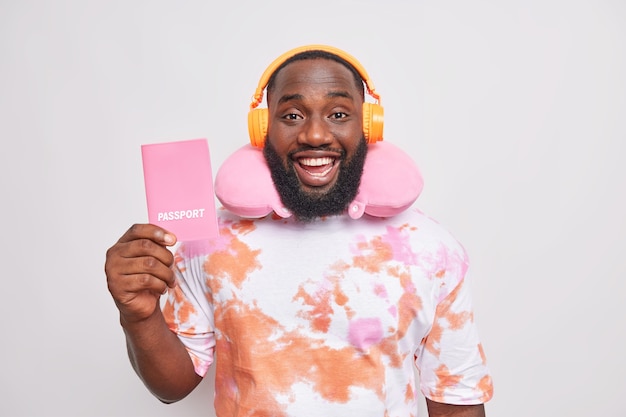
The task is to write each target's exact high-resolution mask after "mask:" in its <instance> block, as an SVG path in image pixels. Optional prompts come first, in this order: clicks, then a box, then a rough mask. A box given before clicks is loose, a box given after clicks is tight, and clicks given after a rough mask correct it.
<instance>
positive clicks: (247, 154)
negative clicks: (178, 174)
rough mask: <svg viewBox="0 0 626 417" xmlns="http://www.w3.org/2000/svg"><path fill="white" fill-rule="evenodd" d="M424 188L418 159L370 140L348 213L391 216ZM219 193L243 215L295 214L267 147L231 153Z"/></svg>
mask: <svg viewBox="0 0 626 417" xmlns="http://www.w3.org/2000/svg"><path fill="white" fill-rule="evenodd" d="M423 187H424V181H423V179H422V175H421V173H420V171H419V169H418V168H417V166H416V165H415V163H414V162H413V160H412V159H411V158H410V157H409V156H408V155H407V154H406V153H405V152H404V151H402V150H400V149H399V148H398V147H396V146H394V145H392V144H391V143H389V142H378V143H375V144H370V145H368V151H367V156H366V158H365V165H364V166H363V176H362V177H361V185H360V187H359V191H358V193H357V196H356V198H355V199H354V201H353V202H352V203H351V204H350V206H349V207H348V214H349V215H350V217H352V218H353V219H358V218H360V217H361V216H363V213H367V214H369V215H370V216H375V217H390V216H394V215H395V214H398V213H400V212H402V211H404V210H406V209H407V208H408V207H409V206H411V205H412V204H413V203H414V202H415V200H417V197H419V195H420V193H421V192H422V189H423ZM215 194H216V196H217V198H218V200H219V201H220V203H222V205H223V206H224V207H225V208H226V209H228V210H230V211H231V212H233V213H235V214H236V215H238V216H240V217H248V218H259V217H265V216H267V215H268V214H270V213H272V212H275V213H276V214H277V215H278V216H280V217H289V216H291V213H290V212H289V210H287V209H286V208H285V207H283V204H282V202H281V200H280V196H279V195H278V192H277V191H276V188H274V183H273V182H272V177H271V174H270V170H269V168H268V167H267V164H266V163H265V158H264V156H263V151H262V149H260V148H258V147H254V146H252V145H250V144H247V145H244V146H242V147H241V148H239V149H238V150H237V151H235V152H234V153H233V154H232V155H230V156H229V157H228V158H227V159H226V160H225V161H224V163H223V164H222V166H221V167H220V168H219V170H218V172H217V175H216V177H215Z"/></svg>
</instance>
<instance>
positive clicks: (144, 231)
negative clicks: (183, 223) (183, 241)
mask: <svg viewBox="0 0 626 417" xmlns="http://www.w3.org/2000/svg"><path fill="white" fill-rule="evenodd" d="M137 239H148V240H151V241H153V242H155V243H157V244H159V245H162V246H171V245H173V244H174V243H176V236H174V234H172V233H170V232H168V231H167V230H165V229H163V228H161V227H159V226H156V225H154V224H149V223H136V224H133V225H132V226H131V227H130V228H129V229H128V230H127V231H126V233H124V235H122V237H121V238H120V239H119V241H118V242H120V243H124V242H130V241H133V240H137Z"/></svg>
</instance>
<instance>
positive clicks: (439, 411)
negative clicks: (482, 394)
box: [426, 398, 485, 417]
mask: <svg viewBox="0 0 626 417" xmlns="http://www.w3.org/2000/svg"><path fill="white" fill-rule="evenodd" d="M426 406H427V407H428V416H429V417H485V406H484V405H483V404H477V405H453V404H442V403H438V402H435V401H431V400H429V399H428V398H426Z"/></svg>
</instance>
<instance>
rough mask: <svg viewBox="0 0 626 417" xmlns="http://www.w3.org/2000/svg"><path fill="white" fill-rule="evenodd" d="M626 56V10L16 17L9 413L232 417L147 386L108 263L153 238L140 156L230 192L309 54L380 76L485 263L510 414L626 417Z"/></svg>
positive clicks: (492, 345) (148, 11) (86, 5)
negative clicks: (143, 237) (253, 115)
mask: <svg viewBox="0 0 626 417" xmlns="http://www.w3.org/2000/svg"><path fill="white" fill-rule="evenodd" d="M625 40H626V3H624V2H622V1H619V0H614V1H609V0H587V1H585V0H574V1H565V0H561V1H559V0H541V1H539V0H528V1H508V2H500V1H495V0H493V1H488V0H482V1H481V0H478V1H461V0H458V1H455V0H450V1H438V2H434V1H433V2H428V4H427V3H426V2H424V1H408V0H407V1H392V0H390V1H386V2H382V1H380V2H379V1H373V0H362V1H351V2H350V1H332V2H331V1H325V0H319V1H311V2H297V3H292V2H283V1H276V0H266V1H259V2H256V1H239V2H234V1H233V2H210V1H207V0H205V1H178V2H175V1H165V0H150V1H147V0H146V1H132V0H124V1H121V0H109V1H79V0H57V1H44V0H20V1H8V0H2V1H1V2H0V138H1V140H2V147H1V148H0V174H1V175H0V187H1V188H0V191H1V195H2V203H1V205H0V219H1V222H2V223H1V224H0V226H1V230H2V233H3V237H2V239H1V243H0V244H1V245H2V251H1V252H0V253H1V256H2V259H1V261H2V266H3V273H2V281H3V284H2V293H1V295H0V297H1V301H0V317H2V319H3V323H2V336H1V346H2V350H1V354H0V361H1V364H0V365H1V366H0V385H1V391H0V392H1V394H0V397H1V400H0V415H2V416H64V417H68V416H212V415H213V412H212V391H211V389H212V382H211V381H210V380H208V379H206V380H205V381H204V382H203V383H202V384H201V386H200V387H199V388H198V389H197V390H196V391H195V392H194V393H192V394H191V395H190V396H189V397H188V398H187V399H185V400H183V401H182V402H180V403H178V404H174V405H169V406H166V405H162V404H160V403H159V402H158V401H157V400H155V399H154V398H153V397H151V395H150V394H149V393H148V392H147V390H146V389H145V388H144V387H143V385H142V383H141V382H140V381H139V379H138V378H137V377H136V376H135V374H134V373H133V371H132V369H131V367H130V365H129V363H128V360H127V357H126V352H125V346H124V339H123V336H122V332H121V330H120V328H119V325H118V317H117V313H116V309H115V307H114V304H113V302H112V301H111V299H110V296H109V294H108V292H107V289H106V284H105V277H104V273H103V264H104V255H105V251H106V249H107V248H108V247H109V246H111V245H112V244H113V243H114V242H115V241H116V240H117V238H118V237H119V236H120V235H121V234H122V233H123V232H124V231H125V230H126V229H127V228H128V227H129V226H130V225H131V224H132V223H134V222H144V221H145V220H146V218H147V212H146V207H145V199H144V197H145V195H144V190H143V176H142V168H141V157H140V145H141V144H143V143H152V142H162V141H170V140H185V139H193V138H199V137H206V138H208V139H209V144H210V147H211V154H212V159H213V163H214V167H213V168H214V171H215V170H216V168H217V167H218V166H219V164H220V163H221V161H223V159H224V158H225V157H226V156H228V155H229V154H230V153H232V152H233V151H234V150H235V149H237V148H239V147H240V146H242V145H243V144H245V143H246V142H247V140H248V139H247V127H246V115H247V111H248V105H249V102H250V98H251V95H252V93H253V92H254V89H255V87H256V84H257V82H258V78H259V77H260V75H261V73H262V72H263V70H264V69H265V67H266V66H267V65H268V64H269V63H270V62H271V61H272V60H273V59H274V58H276V57H277V56H278V55H280V54H281V53H283V52H285V51H286V50H288V49H291V48H293V47H296V46H300V45H302V44H308V43H327V44H331V45H334V46H336V47H339V48H342V49H344V50H346V51H348V52H350V53H351V54H352V55H355V56H356V57H357V58H358V59H359V60H360V61H361V63H362V64H363V65H364V67H365V68H366V69H367V71H368V73H369V75H370V76H371V78H372V80H373V81H374V84H375V86H376V88H377V90H378V92H379V93H380V94H381V96H382V105H383V106H384V107H385V140H388V141H390V142H393V143H395V144H397V145H399V146H401V147H402V148H404V149H405V150H406V151H407V152H409V153H410V154H411V155H412V156H413V157H414V158H415V160H416V161H417V162H418V164H419V166H420V167H421V170H422V173H423V174H424V177H425V189H424V192H423V194H422V195H421V196H420V198H419V199H418V201H417V203H416V204H417V205H418V206H419V207H420V208H422V209H423V210H424V211H426V212H427V213H428V214H430V215H432V216H433V217H435V218H437V219H438V220H439V221H440V222H441V223H443V224H444V225H445V226H446V227H447V228H448V229H449V230H451V231H452V232H453V234H455V235H456V236H457V237H458V238H459V240H461V242H463V244H464V245H465V247H466V248H467V250H468V251H469V253H470V256H471V259H472V262H473V272H474V274H473V276H474V281H473V292H474V298H475V304H476V312H475V313H476V320H477V322H478V325H479V331H480V333H481V337H482V340H483V344H484V347H485V350H486V353H487V355H488V361H489V366H490V368H491V370H492V371H493V376H494V381H495V396H494V399H493V400H492V401H491V402H490V403H488V404H487V412H488V415H489V416H491V417H494V416H505V417H528V416H550V417H553V416H592V415H593V416H623V415H625V413H626V412H625V411H624V410H623V404H624V393H625V392H626V378H625V375H626V361H625V360H624V352H626V346H625V341H626V338H625V327H626V326H625V324H624V318H625V313H624V306H625V302H626V296H625V295H624V294H625V293H624V291H623V287H624V285H623V284H622V283H621V280H622V279H624V276H625V272H626V268H625V266H626V260H625V255H624V252H625V249H626V245H625V243H626V242H625V235H626V221H625V211H626V203H624V199H623V195H624V191H625V189H626V187H625V185H626V184H625V182H626V181H625V179H626V169H625V168H624V164H623V160H624V141H625V140H626V122H625V119H626V117H625V116H626V81H625V76H624V74H626V46H625V43H626V42H625ZM294 261H297V260H294ZM212 375H213V374H211V375H210V376H212Z"/></svg>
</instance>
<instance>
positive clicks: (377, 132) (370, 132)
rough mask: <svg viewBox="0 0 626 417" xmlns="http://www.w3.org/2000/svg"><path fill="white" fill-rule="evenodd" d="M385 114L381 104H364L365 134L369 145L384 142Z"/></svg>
mask: <svg viewBox="0 0 626 417" xmlns="http://www.w3.org/2000/svg"><path fill="white" fill-rule="evenodd" d="M384 116H385V112H384V110H383V107H382V106H381V105H380V104H375V103H363V134H364V135H365V140H366V141H367V143H376V142H378V141H381V140H383V121H384V118H385V117H384Z"/></svg>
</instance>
